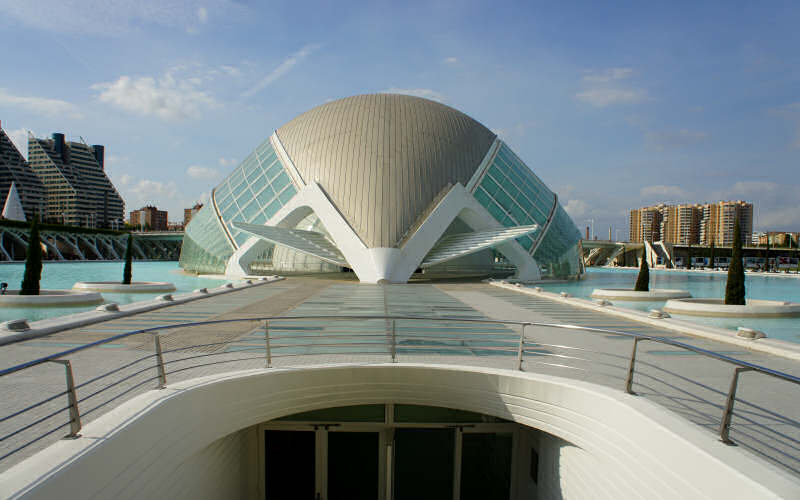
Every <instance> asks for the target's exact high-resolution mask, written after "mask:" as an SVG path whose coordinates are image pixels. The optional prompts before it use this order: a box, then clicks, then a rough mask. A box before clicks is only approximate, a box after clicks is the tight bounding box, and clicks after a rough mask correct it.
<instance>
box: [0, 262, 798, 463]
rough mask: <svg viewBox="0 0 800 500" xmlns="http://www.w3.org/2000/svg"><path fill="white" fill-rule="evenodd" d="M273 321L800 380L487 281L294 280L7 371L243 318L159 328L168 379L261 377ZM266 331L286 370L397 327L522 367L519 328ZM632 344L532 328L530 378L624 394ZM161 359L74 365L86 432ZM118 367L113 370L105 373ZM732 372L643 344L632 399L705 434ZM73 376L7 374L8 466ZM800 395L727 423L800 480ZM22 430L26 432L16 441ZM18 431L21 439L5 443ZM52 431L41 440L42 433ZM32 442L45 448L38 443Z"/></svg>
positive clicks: (53, 418) (489, 336) (360, 354)
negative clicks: (662, 340) (750, 368)
mask: <svg viewBox="0 0 800 500" xmlns="http://www.w3.org/2000/svg"><path fill="white" fill-rule="evenodd" d="M277 315H283V316H320V315H338V316H364V315H366V316H369V315H393V316H425V317H430V318H460V319H473V320H508V321H518V322H540V323H559V324H571V325H583V326H590V327H595V328H605V329H610V330H619V331H625V332H632V333H640V334H646V335H655V336H663V337H668V338H671V339H674V340H679V341H681V342H685V343H688V344H691V345H694V346H697V347H701V348H704V349H709V350H714V351H717V352H723V353H725V354H727V355H729V356H731V357H734V358H738V359H741V360H745V361H748V362H751V363H755V364H760V365H764V366H767V367H770V368H772V369H776V370H780V371H783V372H786V373H790V374H793V375H800V365H798V363H795V362H792V361H790V360H787V359H784V358H778V357H774V356H770V355H766V354H760V353H754V352H751V351H747V350H743V349H740V348H738V347H733V346H730V345H725V344H720V343H716V342H712V341H708V340H703V339H700V338H694V337H689V336H683V335H678V334H675V333H671V332H669V331H666V330H659V329H656V328H654V327H651V326H648V325H644V324H639V323H636V322H634V321H631V320H624V319H619V318H615V317H612V316H609V315H606V314H603V313H602V312H594V311H587V310H584V309H579V308H576V307H574V306H571V305H567V304H562V303H557V302H554V301H551V300H548V299H546V298H543V297H541V298H540V297H533V296H530V295H525V294H520V293H517V292H514V291H512V290H505V289H501V288H498V287H493V286H490V285H487V284H484V283H476V282H440V283H435V284H432V283H411V284H404V285H366V284H359V283H357V282H354V281H346V280H341V279H321V278H305V277H292V278H289V279H287V280H285V281H280V282H275V283H269V284H264V285H260V286H256V287H252V288H248V289H242V290H238V291H235V292H232V293H229V294H225V295H222V296H218V297H209V298H203V299H200V300H197V301H194V302H190V303H186V304H180V305H175V306H171V307H167V308H164V309H159V310H157V311H151V312H148V313H142V314H138V315H134V316H130V317H126V318H120V319H117V320H112V321H108V322H104V323H98V324H95V325H92V326H89V327H84V328H79V329H75V330H69V331H64V332H61V333H58V334H54V335H50V336H47V337H42V338H38V339H35V340H30V341H26V342H21V343H17V344H13V345H8V346H5V347H2V350H1V351H0V367H3V368H6V367H9V366H13V365H15V364H18V363H22V362H25V361H29V360H31V359H35V358H38V357H41V356H45V355H48V354H52V353H56V352H60V351H63V350H66V349H69V348H72V347H76V346H80V345H83V344H86V343H89V342H93V341H96V340H100V339H105V338H109V337H111V336H114V335H118V334H120V333H125V332H129V331H133V330H138V329H143V328H151V327H155V326H166V325H176V324H181V323H186V322H199V321H217V320H231V319H246V320H247V321H240V322H230V323H217V324H210V325H201V326H192V327H182V328H175V329H165V330H162V331H161V334H160V335H161V344H162V348H163V349H164V351H165V356H164V357H165V362H166V363H167V372H168V375H167V383H168V384H169V383H170V382H175V381H178V380H185V379H188V378H194V377H197V376H201V375H206V374H211V373H221V372H226V371H234V370H241V369H252V368H264V367H265V359H266V339H265V324H264V322H263V321H258V320H251V319H250V318H263V317H268V316H277ZM268 327H269V334H270V342H271V354H272V363H273V366H277V367H283V366H300V365H309V364H321V363H387V362H390V361H391V354H390V351H391V350H390V344H391V343H390V342H389V339H390V336H391V331H392V329H393V328H394V330H395V338H396V354H397V360H398V362H401V363H402V362H426V363H456V364H466V365H472V366H492V367H499V368H507V369H516V348H517V344H518V340H519V326H517V325H503V324H482V323H474V322H473V323H470V322H458V321H411V320H397V321H395V322H394V325H392V322H391V321H387V320H384V319H379V320H375V319H372V320H364V319H347V320H341V321H330V320H327V319H313V318H312V319H303V320H296V321H286V320H283V321H281V320H271V321H270V322H269V326H268ZM320 339H324V340H320ZM354 339H355V340H354ZM312 342H313V343H314V345H311V344H312ZM354 342H357V345H354V344H353V343H354ZM631 347H632V340H631V339H630V338H625V337H620V336H616V335H611V334H598V333H588V332H582V331H576V330H565V329H559V328H554V327H528V328H527V329H526V355H525V358H524V363H523V369H524V370H526V371H536V372H541V373H546V374H552V375H558V376H564V377H570V378H575V379H580V380H584V381H588V382H593V383H597V384H603V385H606V386H610V387H612V388H615V389H618V390H620V391H623V390H624V381H625V376H626V373H627V368H628V360H629V357H630V352H631ZM487 348H495V350H487ZM501 348H503V350H500V349H501ZM153 352H154V338H153V335H152V334H140V335H135V336H131V337H127V338H124V339H118V340H114V341H112V342H110V343H107V344H104V345H102V346H99V347H96V348H93V349H89V350H85V351H81V352H77V353H74V354H72V355H70V356H68V357H67V359H69V360H70V361H71V362H72V366H73V370H74V375H75V379H76V380H75V381H76V384H77V385H78V396H79V400H80V405H79V406H80V412H81V416H82V420H83V422H84V423H85V422H88V421H91V420H92V419H94V418H96V417H97V416H99V415H101V414H102V413H104V412H106V411H108V410H109V409H111V408H113V407H115V406H117V405H119V404H121V403H123V402H124V401H126V400H128V399H130V398H131V397H133V396H135V395H137V394H141V393H142V392H144V391H147V390H151V389H153V388H154V387H156V386H157V384H158V379H157V372H156V369H155V358H154V356H153ZM113 370H116V371H115V372H114V373H112V374H110V375H108V376H104V374H107V373H108V372H111V371H113ZM732 373H733V366H731V365H729V364H726V363H723V362H719V361H715V360H712V359H709V358H705V357H703V356H701V355H699V354H695V353H691V352H688V351H684V350H680V349H676V348H674V347H670V346H665V345H663V344H657V343H653V342H646V341H645V342H642V343H640V345H639V349H638V355H637V364H636V376H635V378H634V384H633V390H634V391H635V392H636V395H635V396H630V397H645V398H648V399H650V400H652V401H654V402H656V403H658V404H660V405H663V406H664V407H666V408H668V409H669V410H671V411H673V412H675V413H678V414H680V415H681V416H683V417H685V418H687V419H689V420H690V421H692V422H694V423H695V424H697V425H698V426H700V427H702V428H704V429H706V430H707V432H709V433H717V432H718V429H719V423H720V417H721V415H722V411H723V407H724V403H725V397H726V394H727V391H728V387H729V384H730V378H731V375H732ZM64 380H65V377H64V368H63V366H61V365H58V364H54V363H47V364H44V365H40V366H37V367H34V368H31V369H28V370H25V371H22V372H18V373H16V374H12V375H9V376H6V377H3V378H0V387H2V393H3V395H4V397H3V399H2V402H0V418H1V419H2V420H0V435H2V436H7V437H6V438H5V439H3V441H2V442H0V455H6V454H8V453H10V452H12V451H14V450H15V449H17V448H20V447H23V446H24V448H22V449H21V450H20V451H18V452H15V453H13V454H12V455H10V456H8V457H7V458H5V459H3V460H2V461H0V470H5V469H7V468H8V467H9V466H11V465H13V464H15V463H18V462H19V461H20V460H22V459H24V458H25V457H28V456H30V455H32V454H33V453H35V452H36V451H38V450H40V449H42V448H43V447H45V446H47V445H48V444H50V443H52V442H54V441H55V440H58V439H59V438H61V437H62V436H64V435H65V434H66V433H67V432H68V430H69V427H68V425H66V422H67V420H68V416H67V412H66V411H65V410H64V408H65V407H66V396H65V395H63V394H62V393H63V391H64V388H65V382H64ZM799 395H800V387H797V386H794V385H793V384H790V383H788V382H783V381H781V380H778V379H774V378H772V377H768V376H765V375H762V374H758V373H755V372H749V373H744V374H742V376H741V377H740V382H739V392H738V399H737V401H736V407H735V412H734V417H733V421H732V426H731V438H732V440H733V441H734V442H735V443H736V444H737V445H738V446H739V447H740V448H741V449H742V450H745V452H747V453H753V454H756V455H758V456H761V457H763V458H765V459H767V460H768V461H769V462H771V463H773V464H774V465H775V466H777V467H780V468H782V469H784V470H787V471H789V472H791V473H793V474H796V475H800V423H799V422H798V420H799V418H798V417H800V405H798V403H797V401H798V400H800V398H798V396H799ZM48 397H53V399H52V400H51V401H48V402H46V403H44V404H41V405H39V406H36V407H35V408H33V409H31V410H30V411H27V412H25V413H23V414H20V415H18V416H12V417H10V418H9V417H8V416H9V415H13V414H14V413H15V412H17V411H19V410H20V409H23V408H25V407H27V406H29V405H33V404H35V403H37V402H41V401H42V400H44V399H45V398H48ZM39 420H41V422H39ZM62 424H63V425H62ZM23 427H26V428H25V429H24V430H23V431H20V432H17V431H18V430H19V429H20V428H23ZM54 429H55V430H54ZM13 432H17V433H16V434H13V435H11V436H9V434H10V433H13ZM48 433H49V434H48ZM42 435H44V437H42V438H39V437H40V436H42ZM37 438H39V439H37ZM33 439H37V440H36V441H35V442H33V443H32V444H28V443H30V442H31V440H33ZM720 446H724V445H722V444H720Z"/></svg>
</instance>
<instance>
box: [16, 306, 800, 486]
mask: <svg viewBox="0 0 800 500" xmlns="http://www.w3.org/2000/svg"><path fill="white" fill-rule="evenodd" d="M234 323H252V324H253V327H254V328H253V329H252V331H251V335H250V336H249V337H247V338H245V339H244V340H243V339H242V338H236V339H232V340H225V339H223V340H221V341H216V342H207V343H199V344H192V345H183V344H181V343H180V342H178V340H180V336H174V337H175V338H173V337H171V336H169V335H165V333H168V332H170V331H172V330H176V329H184V328H200V327H202V328H208V327H212V326H218V327H225V326H226V325H230V324H234ZM539 329H556V330H555V331H563V332H573V333H579V334H588V335H603V336H612V337H614V338H628V339H630V341H631V344H630V345H631V351H630V355H629V356H623V355H620V354H619V353H618V352H604V351H600V350H597V349H596V348H590V347H591V346H589V347H587V346H586V345H583V344H582V343H581V342H577V341H572V342H570V340H571V338H570V337H569V336H568V335H566V336H563V337H559V338H560V339H563V342H560V343H558V344H556V343H552V342H549V343H548V342H545V341H542V340H541V339H540V340H539V341H537V337H540V336H539V335H537V331H540V330H539ZM221 331H222V330H221ZM262 331H263V340H259V339H260V335H261V332H262ZM541 338H543V337H541ZM253 339H256V340H255V342H254V340H253ZM120 341H126V342H129V343H130V344H129V346H130V347H133V348H135V349H136V350H137V351H138V352H141V353H142V354H141V355H140V356H134V357H132V358H130V359H125V360H124V361H120V362H118V363H116V364H114V365H113V367H111V368H108V369H102V368H99V369H98V370H96V371H97V373H95V374H93V375H92V376H91V377H89V378H87V379H86V380H82V381H80V382H76V378H75V374H74V371H73V361H74V360H81V362H85V363H88V364H90V365H96V364H97V361H98V359H100V358H101V357H99V356H96V355H95V356H94V357H92V358H89V359H83V358H82V357H83V356H84V355H85V354H86V353H87V352H94V353H95V354H96V352H97V351H95V350H97V349H100V348H104V347H111V346H119V345H120V344H118V342H120ZM165 341H166V342H167V346H166V347H165V345H164V342H165ZM643 342H645V343H653V344H659V345H663V346H669V348H672V349H676V350H678V351H682V352H687V353H693V354H697V355H699V357H698V360H714V361H717V362H721V363H724V364H726V365H728V366H730V367H731V369H732V370H731V372H730V384H729V389H728V391H727V394H725V402H724V404H722V405H719V409H720V410H721V411H720V413H719V416H718V435H719V438H720V439H721V440H722V441H723V442H725V443H728V444H731V443H732V440H731V437H730V428H731V421H732V417H733V415H734V406H735V403H736V401H737V387H738V383H739V378H740V376H741V374H742V373H744V372H753V373H754V374H757V375H759V376H764V377H768V378H769V379H773V380H780V381H783V382H788V383H791V384H794V385H798V384H800V378H798V377H795V376H793V375H791V374H788V373H783V372H780V371H777V370H773V369H770V368H768V367H765V366H760V365H757V364H754V363H750V362H747V361H744V360H741V359H737V358H734V357H732V356H729V355H726V354H724V353H719V352H714V351H710V350H707V349H702V348H699V347H696V346H693V345H691V344H687V343H684V342H680V341H677V340H673V339H669V338H663V337H657V336H651V335H643V334H640V333H633V332H624V331H618V330H609V329H603V328H591V327H584V326H576V325H569V324H552V323H537V322H520V321H502V320H489V319H467V318H458V317H424V316H400V315H385V316H381V315H370V316H361V315H358V316H338V315H336V316H269V317H259V318H240V319H228V320H215V321H204V322H189V323H181V324H171V325H165V326H153V327H150V328H144V329H139V330H134V331H130V332H126V333H122V334H118V335H114V336H110V337H108V338H105V339H102V340H98V341H95V342H90V343H87V344H84V345H80V346H76V347H72V348H69V349H66V350H63V351H61V352H58V353H54V354H50V355H47V356H43V357H40V358H36V359H33V360H30V361H27V362H24V363H20V364H17V365H15V366H11V367H8V368H5V369H3V370H0V384H2V387H4V390H5V393H6V394H7V395H10V394H12V393H13V392H14V391H13V390H12V389H13V388H14V387H15V384H14V382H13V381H12V380H10V379H11V377H12V376H13V375H15V374H19V375H22V376H24V377H26V380H27V385H26V386H27V387H30V386H31V383H30V382H31V380H36V377H37V374H36V373H34V372H33V370H34V369H36V368H37V367H42V366H44V365H49V364H51V363H57V364H60V365H62V366H63V367H64V377H65V379H64V380H65V383H64V385H63V390H56V391H54V392H53V393H51V394H47V395H45V396H43V397H38V398H31V397H24V398H22V399H23V400H24V401H25V402H24V403H22V404H20V405H19V407H18V408H9V409H8V412H7V413H6V414H5V415H3V416H2V417H0V464H2V463H3V462H6V464H7V463H9V462H11V461H13V460H15V457H17V456H19V455H20V454H23V455H24V453H22V452H24V451H26V450H29V449H31V448H36V447H37V446H39V447H41V446H42V445H43V444H46V443H49V442H52V441H53V440H55V439H56V438H57V437H58V436H57V434H58V433H59V431H62V429H64V428H65V427H68V428H69V431H68V434H67V435H66V437H67V438H74V437H77V436H79V435H80V431H81V428H82V422H83V421H85V419H86V417H87V416H89V415H92V416H96V415H98V414H99V413H100V412H101V411H102V410H103V409H106V410H107V409H109V408H110V407H111V406H112V405H114V404H119V403H121V402H122V401H124V400H125V399H126V398H129V397H132V396H133V395H135V394H136V393H137V392H136V391H137V390H139V391H141V390H149V389H148V388H154V389H163V388H165V387H167V385H168V384H169V382H170V381H171V380H177V379H179V378H181V377H185V376H186V374H187V373H188V372H190V371H192V370H195V371H197V370H199V371H200V373H201V374H202V373H203V371H204V370H206V371H207V370H208V369H215V368H217V367H223V366H230V365H234V366H235V365H239V366H240V367H248V368H250V367H252V366H253V364H254V363H255V366H261V367H265V368H266V369H271V368H273V366H276V365H280V367H290V366H299V365H300V364H304V363H305V364H307V363H313V362H325V363H335V362H337V361H339V362H352V361H353V359H356V360H359V359H360V360H366V361H368V362H375V361H380V360H385V361H387V362H398V361H402V360H403V359H404V358H407V359H412V358H413V359H414V360H415V361H419V360H420V359H421V360H423V361H424V360H425V358H426V357H428V356H436V359H437V362H438V360H440V359H441V358H442V357H446V356H455V357H456V358H455V359H456V360H457V362H458V363H461V364H470V363H473V362H477V360H483V361H485V360H490V361H492V366H496V367H501V368H506V369H509V370H529V371H535V370H536V369H537V368H541V369H545V368H559V369H561V368H567V369H581V370H583V369H585V368H586V367H587V366H588V367H594V368H598V369H608V370H611V371H612V372H614V373H615V374H616V375H618V377H615V379H618V380H619V385H618V387H619V389H620V390H622V391H625V392H626V393H628V394H632V395H635V394H636V392H635V391H634V389H635V388H636V385H637V377H638V376H644V374H643V373H642V368H643V367H646V368H648V369H651V370H657V371H659V373H661V375H659V376H664V374H666V373H670V372H669V371H668V370H665V369H664V368H663V367H659V366H656V365H654V364H651V363H648V362H645V361H642V360H638V359H637V353H639V350H638V349H639V345H640V344H641V343H643ZM591 345H595V344H591ZM104 354H105V353H104ZM106 357H107V356H103V357H102V358H103V359H105V358H106ZM429 359H430V358H429ZM471 360H473V361H471ZM579 366H580V367H582V368H578V367H579ZM672 375H676V376H678V377H680V378H682V379H685V380H689V381H690V382H691V383H692V384H695V385H696V386H697V387H700V388H705V389H707V388H708V385H707V381H705V380H702V379H691V377H689V375H688V374H674V373H673V374H672ZM52 376H53V373H49V374H48V375H47V377H52ZM194 376H196V374H195V375H194ZM42 380H44V378H43V379H42ZM48 380H51V379H48ZM51 383H53V382H52V380H51ZM34 385H35V384H34ZM26 396H30V394H28V393H27V392H26ZM11 399H13V398H10V397H7V398H6V403H5V404H9V401H10V400H11ZM31 399H32V400H31ZM60 401H62V402H64V401H65V403H66V405H64V403H60ZM747 405H748V407H747V409H748V412H750V411H751V410H752V409H753V408H758V409H759V410H763V411H764V412H766V413H767V414H769V415H770V416H771V417H774V418H775V419H778V420H780V422H781V424H782V425H789V426H791V427H793V429H794V431H793V433H792V432H786V431H781V432H776V433H775V434H776V436H773V438H774V439H778V440H780V439H782V437H783V438H785V440H786V441H788V442H789V445H790V446H796V444H797V443H800V440H798V439H797V438H796V437H794V436H797V435H800V433H798V431H800V422H798V420H797V416H787V415H780V414H779V413H777V411H776V410H775V409H774V408H773V409H770V408H763V407H759V406H757V405H754V404H751V403H747ZM743 418H744V419H745V420H747V421H748V423H751V422H752V418H751V416H750V415H749V413H748V415H745V416H744V417H743ZM62 432H63V431H62ZM781 436H782V437H781ZM760 439H761V441H762V442H763V441H764V439H763V436H760ZM770 446H772V447H773V448H774V449H776V450H778V449H779V448H780V446H782V445H780V446H779V445H776V446H773V445H769V444H767V447H768V448H769V447H770ZM795 472H797V471H796V470H795Z"/></svg>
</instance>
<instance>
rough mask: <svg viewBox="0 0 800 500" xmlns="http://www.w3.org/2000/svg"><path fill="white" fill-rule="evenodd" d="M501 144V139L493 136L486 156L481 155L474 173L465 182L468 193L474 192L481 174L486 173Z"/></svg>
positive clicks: (481, 177)
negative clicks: (481, 157)
mask: <svg viewBox="0 0 800 500" xmlns="http://www.w3.org/2000/svg"><path fill="white" fill-rule="evenodd" d="M502 144H503V141H501V140H500V138H499V137H495V138H494V142H493V143H492V145H491V146H489V150H488V151H487V152H486V156H484V157H483V160H481V162H480V164H479V165H478V168H477V169H475V173H474V174H472V178H471V179H470V180H469V182H467V191H469V192H470V193H474V192H475V188H477V187H478V185H479V184H480V181H481V180H482V179H483V176H484V175H486V171H487V170H489V166H490V165H491V164H492V161H494V157H495V156H497V152H498V151H500V146H502Z"/></svg>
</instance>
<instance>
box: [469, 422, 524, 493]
mask: <svg viewBox="0 0 800 500" xmlns="http://www.w3.org/2000/svg"><path fill="white" fill-rule="evenodd" d="M461 443H462V448H461V499H462V500H483V499H485V498H505V499H507V498H509V497H510V496H511V443H512V441H511V435H510V434H494V433H485V434H484V433H464V434H462V440H461Z"/></svg>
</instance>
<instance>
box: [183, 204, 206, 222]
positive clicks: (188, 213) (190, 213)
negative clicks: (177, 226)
mask: <svg viewBox="0 0 800 500" xmlns="http://www.w3.org/2000/svg"><path fill="white" fill-rule="evenodd" d="M201 208H203V204H202V203H195V204H194V206H193V207H192V208H184V209H183V227H186V226H188V225H189V221H190V220H192V217H194V214H196V213H197V212H199V211H200V209H201Z"/></svg>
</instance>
